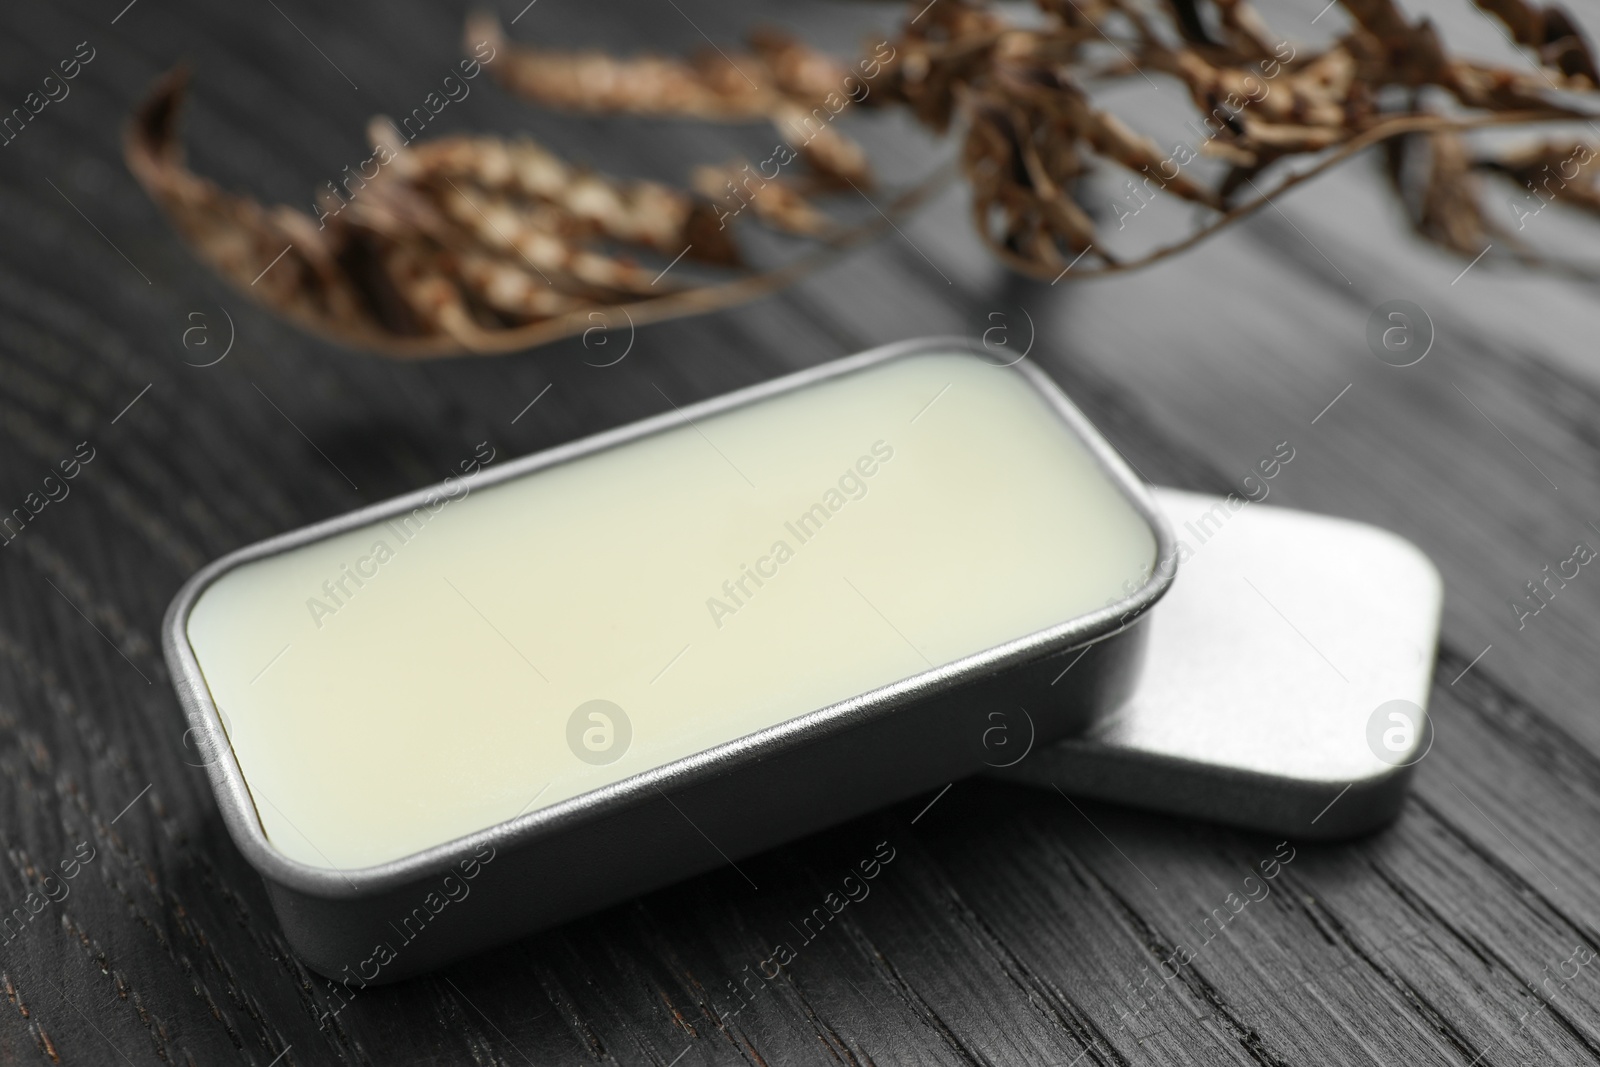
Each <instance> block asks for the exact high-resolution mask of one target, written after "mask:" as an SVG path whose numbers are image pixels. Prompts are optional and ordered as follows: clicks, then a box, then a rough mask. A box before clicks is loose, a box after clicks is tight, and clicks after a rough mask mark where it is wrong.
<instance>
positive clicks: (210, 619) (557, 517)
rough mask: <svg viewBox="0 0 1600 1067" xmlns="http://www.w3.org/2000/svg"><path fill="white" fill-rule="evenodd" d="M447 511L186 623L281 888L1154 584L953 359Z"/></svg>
mask: <svg viewBox="0 0 1600 1067" xmlns="http://www.w3.org/2000/svg"><path fill="white" fill-rule="evenodd" d="M453 491H454V492H455V494H456V495H455V499H448V498H445V497H442V496H441V497H440V498H439V500H440V501H442V503H438V504H436V505H435V507H434V508H432V509H427V508H424V509H422V510H421V511H419V512H416V513H413V514H411V515H409V516H408V517H406V518H404V519H401V518H395V519H390V520H388V521H386V522H379V523H374V524H373V525H371V526H368V527H365V528H362V529H358V530H355V531H352V532H347V533H342V534H338V535H335V536H332V537H329V538H326V539H324V540H321V541H317V542H314V543H311V544H308V545H304V546H302V547H299V548H294V549H291V550H288V551H285V552H282V553H280V554H277V555H274V556H270V557H266V558H262V559H259V560H256V561H254V562H250V563H246V564H244V565H242V566H239V567H237V568H235V569H233V570H230V571H227V572H225V573H224V574H222V576H221V577H219V578H218V579H217V580H216V581H215V582H213V583H212V584H211V585H210V586H209V587H207V588H206V589H205V591H204V592H203V593H202V594H201V595H200V597H199V599H198V601H197V603H196V604H195V605H194V608H193V611H192V613H191V614H190V616H189V620H188V628H187V630H188V637H189V641H190V644H191V645H192V647H193V649H194V654H195V658H196V659H197V660H198V662H199V665H200V669H201V671H202V672H203V674H204V675H205V680H206V684H207V685H208V686H209V688H210V691H211V695H212V698H213V700H214V701H215V703H216V705H217V706H218V708H220V709H221V711H222V714H223V718H224V722H225V724H226V726H227V729H228V737H229V740H230V741H231V743H232V746H233V751H234V754H235V756H236V758H237V760H238V763H239V766H240V768H241V770H242V771H243V774H244V778H245V781H246V782H247V784H248V786H249V788H250V792H251V795H252V797H253V798H254V800H255V806H256V810H257V812H258V814H259V815H260V818H261V823H262V826H263V827H264V829H265V831H266V835H267V837H268V839H269V840H270V841H271V842H272V844H273V845H274V846H275V847H276V848H277V849H278V850H280V851H281V852H282V853H284V854H285V855H287V856H289V857H291V858H293V859H295V860H299V861H302V862H304V863H307V864H311V865H313V866H317V867H333V868H339V869H352V868H359V867H365V866H370V865H373V864H378V863H382V862H385V861H388V860H393V859H398V858H400V857H403V856H406V855H409V854H411V853H415V852H418V851H421V850H423V849H426V848H429V847H432V846H435V845H441V844H444V843H446V842H448V841H451V840H453V839H455V838H458V837H460V836H462V835H464V834H468V833H471V832H473V831H477V830H481V829H484V828H486V827H489V826H492V825H494V824H496V823H499V822H503V821H505V820H507V819H511V818H514V817H516V816H518V815H520V814H523V813H525V812H529V811H535V810H537V809H539V808H540V807H544V806H547V805H550V804H553V803H556V802H558V801H562V800H566V799H568V798H571V797H574V796H577V795H579V794H581V793H586V792H588V791H590V790H593V789H597V788H600V787H602V786H606V785H609V784H611V783H615V782H618V781H621V780H622V779H624V778H627V777H628V776H630V775H633V774H637V773H639V772H641V771H645V770H649V769H651V768H654V767H659V766H661V765H663V764H667V763H670V762H672V761H674V760H677V759H681V758H683V757H686V756H691V755H693V754H695V753H699V752H703V751H705V750H707V749H709V748H712V747H714V746H716V745H719V744H722V743H725V742H728V741H732V740H735V739H737V738H740V737H743V736H746V735H748V734H751V733H753V732H755V731H758V730H761V729H764V728H767V727H770V726H773V725H776V724H778V723H782V722H784V721H786V720H788V719H792V718H794V717H796V716H799V715H804V714H806V713H808V712H812V711H815V710H817V709H819V708H823V707H826V706H828V705H831V704H835V703H837V702H839V701H841V700H846V699H848V698H850V697H854V696H857V695H859V694H862V693H865V692H867V691H869V690H872V689H875V688H878V687H880V686H883V685H886V684H890V683H893V682H896V681H899V680H902V679H904V678H907V677H910V676H912V675H914V674H917V673H919V672H922V671H925V670H927V669H929V668H930V667H935V666H939V665H942V664H946V663H950V662H952V661H954V660H957V659H960V658H962V657H965V656H968V655H971V654H973V653H976V652H981V651H983V650H985V649H989V648H992V647H994V646H996V645H1000V644H1004V643H1006V642H1008V641H1011V640H1014V639H1016V638H1019V637H1023V636H1026V635H1028V634H1030V633H1034V632H1037V631H1039V630H1042V629H1045V628H1047V627H1050V626H1053V625H1057V624H1060V623H1062V622H1065V621H1068V620H1070V619H1072V618H1074V617H1076V616H1079V615H1082V614H1085V613H1087V612H1090V611H1094V610H1096V609H1099V608H1101V607H1103V606H1105V605H1106V604H1107V603H1109V602H1112V601H1115V600H1118V599H1120V598H1122V597H1123V596H1124V583H1125V582H1129V581H1130V580H1131V582H1132V585H1131V586H1129V588H1133V587H1136V586H1138V585H1140V584H1141V583H1142V581H1143V579H1144V577H1145V575H1146V573H1147V572H1148V571H1149V569H1150V567H1151V565H1152V563H1153V562H1154V557H1155V540H1154V535H1153V533H1152V531H1151V530H1150V528H1149V526H1148V524H1147V523H1146V520H1145V519H1144V518H1143V517H1142V516H1141V515H1140V514H1139V513H1138V512H1137V511H1136V510H1135V508H1134V506H1133V505H1132V504H1131V503H1130V502H1129V501H1128V499H1127V498H1126V497H1125V496H1124V494H1123V493H1122V491H1121V490H1120V489H1119V488H1118V487H1117V486H1116V485H1114V484H1113V483H1112V482H1111V480H1110V479H1109V478H1108V476H1107V475H1106V474H1105V473H1104V472H1103V471H1102V470H1101V469H1100V467H1099V465H1098V464H1097V462H1096V460H1095V458H1094V457H1093V456H1092V455H1091V454H1090V453H1089V451H1088V450H1087V449H1086V448H1085V446H1084V445H1083V444H1081V443H1080V442H1079V440H1078V439H1077V437H1076V436H1074V434H1073V433H1072V432H1071V430H1070V429H1069V428H1068V427H1067V425H1066V424H1065V423H1064V422H1062V420H1061V418H1060V416H1059V415H1057V414H1056V413H1055V412H1054V411H1053V410H1052V409H1051V408H1050V406H1049V405H1048V403H1047V402H1046V401H1045V399H1044V398H1043V397H1042V396H1041V395H1040V394H1039V393H1038V392H1036V391H1035V389H1034V388H1033V387H1032V386H1031V385H1030V384H1029V383H1028V382H1027V381H1026V380H1025V379H1024V378H1022V376H1021V375H1019V374H1017V373H1016V372H1015V371H1011V370H1007V369H1002V368H997V367H992V366H989V365H988V364H986V363H984V362H983V361H982V360H980V359H977V358H975V357H973V356H971V355H957V354H950V355H942V354H923V355H913V356H908V357H905V358H900V359H894V360H889V361H887V362H882V363H878V364H875V365H872V366H870V367H868V368H866V369H863V370H859V371H855V372H852V373H848V374H844V375H842V376H838V377H834V378H830V379H826V380H823V381H821V382H819V383H817V384H814V385H810V386H807V387H804V388H801V389H798V390H793V391H790V392H787V393H782V394H779V395H777V396H775V397H773V398H771V399H767V400H762V401H759V402H756V403H754V404H751V405H748V406H744V407H739V408H736V409H733V410H729V411H726V412H724V413H722V414H718V415H713V416H707V417H704V418H697V419H695V420H694V422H693V424H687V423H686V424H680V425H678V426H676V427H675V428H672V429H669V430H666V431H663V432H660V433H656V434H653V435H650V436H648V437H644V438H641V439H638V440H634V441H632V442H629V443H626V444H622V445H619V446H617V447H614V448H610V449H607V450H605V451H602V452H598V453H594V454H591V455H588V456H585V457H582V458H579V459H576V460H573V461H571V462H568V463H564V464H560V465H558V466H554V467H550V468H546V469H543V470H539V471H535V472H532V473H530V474H526V475H523V476H521V477H518V478H515V479H512V480H509V481H505V482H501V483H498V484H495V485H489V486H484V487H480V488H475V489H472V490H470V492H469V491H466V487H465V485H462V486H459V487H457V488H456V489H455V490H453Z"/></svg>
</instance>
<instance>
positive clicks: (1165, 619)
mask: <svg viewBox="0 0 1600 1067" xmlns="http://www.w3.org/2000/svg"><path fill="white" fill-rule="evenodd" d="M1154 496H1155V498H1156V502H1157V505H1158V506H1159V507H1160V508H1161V509H1162V510H1163V511H1164V512H1165V513H1166V515H1167V517H1168V519H1169V520H1170V522H1171V524H1172V529H1173V531H1174V532H1175V534H1176V538H1175V541H1174V551H1175V553H1176V557H1177V564H1178V573H1177V577H1176V578H1175V579H1174V580H1173V583H1172V586H1171V589H1170V591H1169V592H1168V593H1167V595H1166V597H1165V598H1164V599H1163V600H1162V601H1161V602H1160V603H1159V604H1157V605H1156V606H1155V607H1154V608H1153V609H1151V616H1150V618H1149V619H1148V620H1147V623H1146V625H1147V626H1148V627H1149V646H1148V649H1147V652H1146V659H1145V663H1144V666H1143V668H1142V669H1141V673H1140V676H1139V680H1138V683H1137V685H1136V686H1135V688H1134V691H1133V694H1132V696H1131V697H1130V698H1129V699H1128V701H1127V702H1126V703H1125V704H1124V705H1123V706H1122V707H1121V708H1120V709H1119V710H1118V711H1116V712H1115V713H1113V714H1112V715H1111V716H1110V717H1108V718H1106V719H1104V720H1102V721H1101V722H1099V723H1097V724H1096V725H1095V726H1094V727H1092V728H1091V729H1090V730H1089V732H1088V733H1087V734H1085V735H1084V736H1082V737H1078V738H1073V739H1070V740H1067V741H1062V742H1058V743H1055V744H1053V745H1050V746H1046V747H1044V748H1041V749H1040V750H1038V751H1035V752H1032V753H1030V754H1029V756H1028V757H1027V758H1026V759H1023V760H1022V761H1021V762H1019V763H1018V764H1016V765H1015V766H1013V767H1010V768H1008V769H1005V770H1002V771H996V772H992V773H994V774H996V775H997V776H999V777H1004V778H1008V779H1011V780H1015V781H1019V782H1025V783H1028V784H1033V785H1040V786H1045V787H1054V788H1057V789H1059V790H1062V791H1064V792H1066V793H1072V794H1077V795H1080V796H1089V797H1094V798H1097V799H1102V800H1110V801H1114V802H1118V803H1125V804H1130V805H1133V806H1137V807H1142V808H1147V809H1151V810H1155V811H1162V812H1170V813H1173V814H1179V815H1185V816H1190V817H1200V818H1204V819H1210V820H1214V821H1217V822H1223V823H1230V824H1233V825H1237V826H1243V827H1247V828H1250V829H1258V830H1264V831H1269V832H1271V833H1276V834H1286V835H1290V836H1293V837H1297V838H1303V839H1305V838H1337V837H1345V836H1350V835H1353V834H1358V833H1363V832H1366V831H1369V830H1372V829H1374V828H1376V827H1378V826H1380V825H1382V824H1384V823H1386V822H1388V821H1389V820H1391V819H1393V818H1394V817H1395V815H1397V814H1398V812H1399V809H1400V805H1401V803H1402V802H1403V800H1404V795H1405V789H1406V786H1407V783H1408V780H1409V778H1410V773H1411V769H1412V767H1414V766H1415V765H1416V763H1417V762H1418V761H1419V760H1421V759H1422V758H1423V757H1424V756H1425V755H1426V754H1427V752H1428V749H1429V747H1430V746H1431V744H1432V740H1433V733H1432V727H1431V725H1430V724H1429V721H1428V718H1427V714H1426V711H1425V708H1426V704H1427V699H1428V689H1429V684H1430V679H1431V675H1432V671H1433V662H1434V652H1435V648H1436V644H1437V640H1438V627H1439V611H1440V604H1441V600H1442V583H1441V581H1440V578H1439V573H1438V571H1437V570H1436V569H1435V567H1434V566H1433V564H1432V562H1430V561H1429V560H1428V558H1427V557H1426V556H1425V555H1424V554H1423V553H1422V552H1421V550H1419V549H1418V548H1417V547H1416V546H1415V545H1413V544H1411V543H1410V542H1409V541H1406V540H1405V539H1403V538H1401V537H1399V536H1397V535H1395V534H1392V533H1389V532H1388V531H1385V530H1380V529H1378V528H1376V527H1373V526H1369V525H1366V524H1363V523H1357V522H1350V521H1347V520H1344V519H1335V518H1328V517H1325V516H1321V515H1313V514H1310V513H1307V512H1302V511H1293V510H1290V509H1287V508H1279V507H1274V506H1268V505H1265V504H1257V503H1251V502H1249V501H1245V500H1243V499H1242V498H1239V497H1228V498H1223V497H1213V496H1203V495H1199V494H1195V493H1187V492H1180V491H1178V490H1172V489H1156V490H1154Z"/></svg>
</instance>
